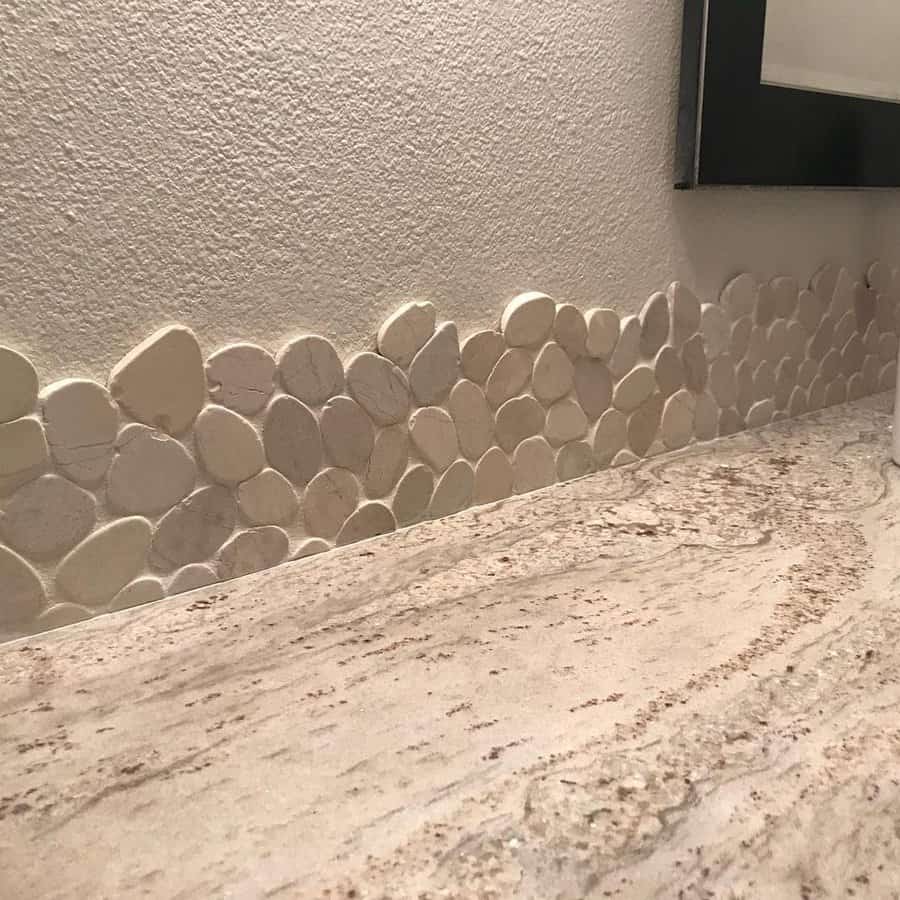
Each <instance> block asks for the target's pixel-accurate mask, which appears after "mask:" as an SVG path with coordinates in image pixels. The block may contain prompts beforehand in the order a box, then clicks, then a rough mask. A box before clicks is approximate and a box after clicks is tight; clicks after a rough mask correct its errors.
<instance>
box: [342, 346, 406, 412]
mask: <svg viewBox="0 0 900 900" xmlns="http://www.w3.org/2000/svg"><path fill="white" fill-rule="evenodd" d="M347 388H348V389H349V391H350V393H351V395H352V396H353V398H354V399H355V400H356V401H357V402H358V403H359V405H360V406H362V408H363V409H364V410H365V411H366V412H367V413H368V414H369V416H370V417H371V418H372V421H374V422H375V423H376V424H377V425H396V424H397V423H398V422H402V421H403V420H404V419H405V418H406V416H407V413H408V412H409V385H408V384H407V382H406V376H405V375H404V374H403V372H402V370H401V369H399V368H397V366H395V365H394V364H393V363H392V362H390V361H389V360H387V359H384V358H383V357H381V356H377V355H376V354H374V353H359V354H357V355H356V356H354V357H353V359H352V360H351V361H350V365H349V366H348V367H347Z"/></svg>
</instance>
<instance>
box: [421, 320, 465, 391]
mask: <svg viewBox="0 0 900 900" xmlns="http://www.w3.org/2000/svg"><path fill="white" fill-rule="evenodd" d="M458 379H459V336H458V334H457V332H456V326H455V325H454V324H453V323H452V322H445V323H444V324H443V325H441V327H440V328H438V330H437V331H436V332H435V333H434V335H433V336H432V337H431V338H429V340H428V341H427V343H426V344H425V346H424V347H422V349H421V350H420V351H419V352H418V353H417V354H416V357H415V359H414V360H413V361H412V365H410V367H409V386H410V389H411V390H412V393H413V396H414V397H415V398H416V401H417V402H418V403H419V404H420V405H421V406H434V405H435V404H437V403H442V402H443V400H444V398H445V397H446V396H447V394H448V393H449V392H450V388H451V387H453V385H454V384H456V382H457V381H458Z"/></svg>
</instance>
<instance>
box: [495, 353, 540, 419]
mask: <svg viewBox="0 0 900 900" xmlns="http://www.w3.org/2000/svg"><path fill="white" fill-rule="evenodd" d="M529 378H531V357H530V356H529V355H528V354H527V353H526V352H525V351H524V350H507V351H506V352H505V353H504V354H503V356H501V357H500V359H498V360H497V364H496V365H495V366H494V368H493V369H492V371H491V374H490V376H489V377H488V380H487V387H486V388H485V396H486V397H487V401H488V403H490V405H491V406H493V407H495V408H496V407H498V406H500V405H501V404H503V403H505V402H506V401H507V400H509V399H510V397H515V396H516V394H518V393H519V392H520V391H521V390H522V389H523V388H524V387H525V385H526V384H528V379H529Z"/></svg>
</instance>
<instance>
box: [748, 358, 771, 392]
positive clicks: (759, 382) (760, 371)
mask: <svg viewBox="0 0 900 900" xmlns="http://www.w3.org/2000/svg"><path fill="white" fill-rule="evenodd" d="M753 389H754V397H755V398H756V399H757V400H765V399H766V398H772V397H774V396H775V369H773V368H772V363H770V362H769V361H768V360H763V361H762V362H761V363H760V364H759V365H758V366H757V367H756V368H755V369H754V370H753Z"/></svg>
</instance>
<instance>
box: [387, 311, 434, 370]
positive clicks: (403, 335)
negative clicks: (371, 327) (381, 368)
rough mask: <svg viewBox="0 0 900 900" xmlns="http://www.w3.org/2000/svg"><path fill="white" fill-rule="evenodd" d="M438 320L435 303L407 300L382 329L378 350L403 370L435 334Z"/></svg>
mask: <svg viewBox="0 0 900 900" xmlns="http://www.w3.org/2000/svg"><path fill="white" fill-rule="evenodd" d="M434 323H435V311H434V306H433V305H432V304H431V303H427V302H412V303H404V304H403V306H401V307H400V308H399V309H398V310H397V311H396V312H395V313H393V314H392V315H391V316H389V317H388V318H387V319H385V322H384V324H383V325H382V326H381V328H380V329H379V330H378V352H379V353H380V354H381V355H382V356H386V357H387V358H388V359H389V360H390V361H391V362H392V363H394V364H395V365H398V366H400V368H401V369H405V368H407V366H409V364H410V363H411V362H412V361H413V358H414V357H415V355H416V354H417V353H418V352H419V350H421V349H422V347H424V346H425V343H426V341H427V340H428V339H429V338H430V337H431V336H432V334H434Z"/></svg>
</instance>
